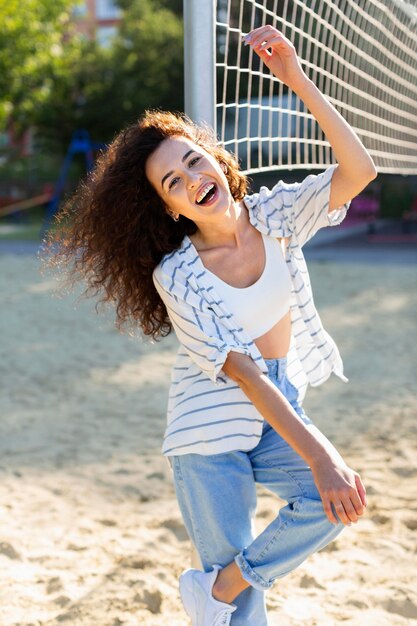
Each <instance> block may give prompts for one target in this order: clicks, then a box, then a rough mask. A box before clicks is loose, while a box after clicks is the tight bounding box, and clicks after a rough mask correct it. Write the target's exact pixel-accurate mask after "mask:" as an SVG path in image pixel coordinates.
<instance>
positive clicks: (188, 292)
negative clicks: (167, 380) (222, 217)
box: [153, 165, 349, 456]
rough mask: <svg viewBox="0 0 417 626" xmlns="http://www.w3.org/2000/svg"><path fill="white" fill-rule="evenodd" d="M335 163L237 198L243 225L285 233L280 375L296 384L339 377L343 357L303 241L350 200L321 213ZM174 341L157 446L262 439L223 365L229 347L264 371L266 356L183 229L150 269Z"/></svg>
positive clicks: (206, 448) (192, 447) (176, 451)
mask: <svg viewBox="0 0 417 626" xmlns="http://www.w3.org/2000/svg"><path fill="white" fill-rule="evenodd" d="M336 167H337V166H336V165H332V166H330V167H329V168H327V169H326V170H325V171H324V172H323V173H321V174H319V175H310V176H308V177H307V178H306V179H305V180H304V181H303V182H301V183H293V184H288V183H284V182H283V181H279V182H278V183H277V184H276V185H275V186H274V187H273V188H272V189H268V188H266V187H261V189H260V191H259V193H255V194H253V195H250V196H246V197H245V198H244V202H245V205H246V207H247V209H248V212H249V219H250V223H251V224H252V225H253V226H254V227H255V228H257V229H258V230H259V231H260V232H261V233H263V234H265V235H267V236H270V237H286V238H288V239H289V242H288V245H287V246H286V251H285V256H286V262H287V264H288V269H289V272H290V275H291V300H290V310H291V322H292V325H291V329H292V330H291V345H290V350H289V353H288V355H287V358H288V365H287V373H288V378H289V379H290V381H291V382H292V383H293V384H294V385H295V386H296V387H297V388H298V390H299V394H300V395H299V400H300V402H301V401H302V399H303V398H304V396H305V392H306V389H307V386H308V385H309V384H310V385H313V386H316V385H320V384H321V383H323V382H324V381H325V380H327V378H329V376H330V374H331V373H332V372H334V373H335V374H336V375H337V376H339V378H341V379H342V380H343V381H344V382H347V380H348V379H347V378H346V377H345V376H344V375H343V363H342V360H341V357H340V354H339V351H338V349H337V347H336V344H335V343H334V341H333V339H332V338H331V337H330V335H329V334H328V333H327V332H326V331H325V330H324V328H323V326H322V323H321V321H320V317H319V315H318V313H317V310H316V308H315V305H314V301H313V295H312V291H311V285H310V280H309V274H308V270H307V266H306V263H305V259H304V255H303V252H302V246H303V244H304V243H306V242H307V241H308V240H309V239H311V237H312V236H313V235H314V234H315V233H316V232H317V231H318V230H319V228H322V227H324V226H334V225H336V224H340V222H341V221H342V220H343V219H344V217H345V215H346V211H347V209H348V207H349V202H348V203H346V204H345V205H343V206H342V207H339V208H338V209H335V210H334V211H332V212H331V213H329V212H328V207H329V195H330V184H331V180H332V175H333V172H334V170H335V168H336ZM153 279H154V284H155V287H156V289H157V291H158V293H159V295H160V296H161V298H162V300H163V302H164V304H165V305H166V308H167V311H168V315H169V318H170V320H171V322H172V325H173V328H174V330H175V333H176V335H177V338H178V340H179V342H180V348H179V350H178V354H177V358H176V361H175V364H174V367H173V370H172V378H171V387H170V392H169V399H168V423H167V428H166V431H165V437H164V443H163V448H162V451H163V454H165V455H167V456H170V455H181V454H188V453H197V454H203V455H208V454H218V453H224V452H230V451H232V450H250V449H252V448H254V447H255V446H256V445H257V443H258V442H259V439H260V436H261V432H262V424H263V417H262V416H261V414H260V413H259V412H258V411H257V409H256V408H255V406H254V405H253V404H252V402H250V400H249V399H248V397H247V396H246V395H245V394H244V392H243V391H242V390H241V388H240V387H239V386H238V385H237V384H236V383H235V382H234V381H233V380H232V379H231V378H229V377H228V376H226V374H225V373H224V372H223V371H222V366H223V364H224V362H225V360H226V358H227V355H228V353H229V352H230V351H235V352H240V353H243V354H246V355H248V356H250V357H251V358H252V359H253V360H254V361H255V363H257V364H258V366H259V368H260V369H261V370H262V372H264V373H265V374H267V373H268V369H267V367H266V364H265V361H264V359H263V358H262V355H261V354H260V352H259V350H258V348H257V346H256V345H255V343H254V342H253V341H252V339H251V338H250V337H249V335H248V334H247V332H246V331H245V329H244V328H241V327H240V326H239V324H238V323H237V321H236V320H235V319H234V316H233V315H232V313H231V312H230V311H229V310H228V309H227V306H226V304H225V303H224V301H223V300H222V299H221V298H220V297H219V296H218V294H217V293H216V290H215V287H214V284H213V282H212V279H211V275H210V272H208V271H206V269H205V267H204V265H203V263H202V261H201V258H200V256H199V254H198V252H197V250H196V249H195V247H194V245H193V243H192V242H191V240H190V238H189V237H188V236H185V237H184V239H183V241H182V243H181V246H180V247H179V248H178V249H176V250H174V251H173V252H171V253H170V254H167V255H165V256H164V258H163V259H162V261H161V262H160V263H159V265H158V266H157V267H156V268H155V270H154V273H153Z"/></svg>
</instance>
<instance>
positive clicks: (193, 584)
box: [180, 565, 237, 626]
mask: <svg viewBox="0 0 417 626" xmlns="http://www.w3.org/2000/svg"><path fill="white" fill-rule="evenodd" d="M213 568H214V569H213V570H212V571H211V572H208V573H205V572H200V570H198V569H187V570H186V571H185V572H184V573H183V574H182V575H181V576H180V594H181V600H182V603H183V605H184V608H185V611H186V613H187V615H188V616H189V617H190V618H191V621H192V626H229V624H230V620H231V618H232V613H233V611H236V608H237V607H236V606H234V605H232V604H226V603H225V602H219V601H218V600H216V599H215V598H213V595H212V589H213V585H214V583H215V581H216V578H217V572H218V571H219V569H220V566H219V565H214V566H213Z"/></svg>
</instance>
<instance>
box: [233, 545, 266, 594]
mask: <svg viewBox="0 0 417 626" xmlns="http://www.w3.org/2000/svg"><path fill="white" fill-rule="evenodd" d="M243 552H244V551H243V550H242V552H239V554H237V555H236V556H235V563H236V565H237V566H238V568H239V569H240V572H241V574H242V577H243V578H244V579H245V580H246V582H248V583H249V584H250V585H251V587H253V588H254V589H257V590H258V591H266V590H267V589H270V588H271V587H272V582H267V581H266V580H264V579H263V578H262V577H261V576H259V575H258V574H257V573H256V572H255V571H254V570H253V569H252V567H251V566H250V565H249V563H248V562H247V560H246V558H245V557H244V555H243Z"/></svg>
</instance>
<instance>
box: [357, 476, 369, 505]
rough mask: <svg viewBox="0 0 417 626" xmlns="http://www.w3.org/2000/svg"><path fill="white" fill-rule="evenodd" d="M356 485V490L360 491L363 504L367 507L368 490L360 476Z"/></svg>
mask: <svg viewBox="0 0 417 626" xmlns="http://www.w3.org/2000/svg"><path fill="white" fill-rule="evenodd" d="M355 484H356V489H357V490H358V494H359V497H360V499H361V501H362V504H363V506H366V505H367V501H366V489H365V486H364V484H363V482H362V479H361V477H360V476H359V474H357V475H356V476H355Z"/></svg>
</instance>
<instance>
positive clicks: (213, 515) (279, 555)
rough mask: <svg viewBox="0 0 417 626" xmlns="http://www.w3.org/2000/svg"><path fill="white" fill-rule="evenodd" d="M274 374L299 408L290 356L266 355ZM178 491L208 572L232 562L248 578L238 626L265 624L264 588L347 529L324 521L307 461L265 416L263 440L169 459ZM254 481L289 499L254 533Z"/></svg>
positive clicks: (234, 617)
mask: <svg viewBox="0 0 417 626" xmlns="http://www.w3.org/2000/svg"><path fill="white" fill-rule="evenodd" d="M266 364H267V366H268V375H269V378H270V380H272V382H273V383H274V384H275V385H276V386H277V387H278V389H279V390H280V391H281V392H282V393H283V394H284V395H285V396H286V398H287V399H288V401H289V402H290V404H291V405H292V407H293V408H294V409H295V411H296V412H297V414H298V415H299V416H300V417H301V418H302V419H303V420H304V421H305V422H306V423H311V420H310V419H309V418H308V417H307V415H306V414H305V413H304V411H303V409H302V408H301V407H300V405H299V404H298V392H297V389H296V388H295V387H294V385H292V384H291V383H290V381H289V380H288V378H287V376H286V366H287V360H286V358H282V359H269V360H266ZM170 461H171V466H172V469H173V476H174V483H175V489H176V493H177V498H178V502H179V506H180V509H181V512H182V516H183V518H184V523H185V526H186V528H187V531H188V534H189V536H190V538H191V540H192V542H193V543H194V545H195V547H196V549H197V552H198V553H199V556H200V559H201V563H202V565H203V568H204V570H205V571H209V570H210V569H211V568H212V565H213V564H215V563H218V564H219V565H220V566H222V567H224V566H225V565H227V564H228V563H230V562H231V561H233V560H235V562H236V563H237V565H238V567H239V568H240V570H241V573H242V576H243V578H244V579H245V580H247V581H248V582H249V583H250V587H248V588H247V589H246V590H245V591H243V592H242V593H241V594H240V595H239V596H238V597H237V598H236V599H235V601H234V604H235V605H236V606H237V607H238V608H237V610H236V611H235V612H234V613H233V615H232V621H231V624H232V625H233V626H267V624H268V621H267V615H266V605H265V593H264V592H265V591H266V590H267V589H269V588H270V587H271V586H272V584H273V582H274V580H275V579H277V578H280V577H281V576H285V575H286V574H288V573H289V572H291V571H292V570H293V569H295V568H296V567H297V566H298V565H300V563H302V562H303V561H304V560H305V559H306V558H307V557H308V556H309V555H310V554H312V553H313V552H316V551H317V550H320V549H321V548H324V547H325V546H326V545H327V544H328V543H329V542H330V541H331V540H332V539H334V538H335V537H336V536H337V535H338V534H339V533H340V532H341V530H342V529H343V524H341V523H339V524H338V525H337V526H336V525H334V524H332V523H331V522H329V520H328V519H327V517H326V515H325V513H324V510H323V505H322V502H321V498H320V495H319V492H318V490H317V488H316V485H315V483H314V480H313V475H312V472H311V470H310V468H309V467H308V465H307V464H306V463H305V461H304V460H303V459H302V458H301V457H300V456H299V455H298V454H297V453H296V452H295V451H294V450H293V448H291V446H290V445H289V444H288V443H287V442H286V441H285V440H284V439H283V438H282V437H281V436H280V435H278V433H277V432H275V430H273V428H271V426H269V424H268V423H267V422H265V423H264V426H263V432H262V437H261V440H260V442H259V443H258V445H257V446H256V447H255V448H254V449H253V450H249V451H241V450H236V451H233V452H228V453H224V454H214V455H210V456H203V455H200V454H185V455H182V456H174V457H170ZM256 483H259V484H261V485H263V486H264V487H266V488H267V489H269V490H270V491H272V492H273V493H275V494H276V495H278V496H279V497H280V498H282V499H283V500H285V501H286V502H287V504H286V505H285V506H283V507H282V508H281V509H280V510H279V511H278V512H277V516H276V518H275V519H274V520H273V521H272V522H271V523H270V524H269V526H268V527H267V528H266V529H265V530H264V531H263V532H262V533H261V534H260V535H258V536H257V537H255V535H254V529H253V519H254V515H255V508H256Z"/></svg>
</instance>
